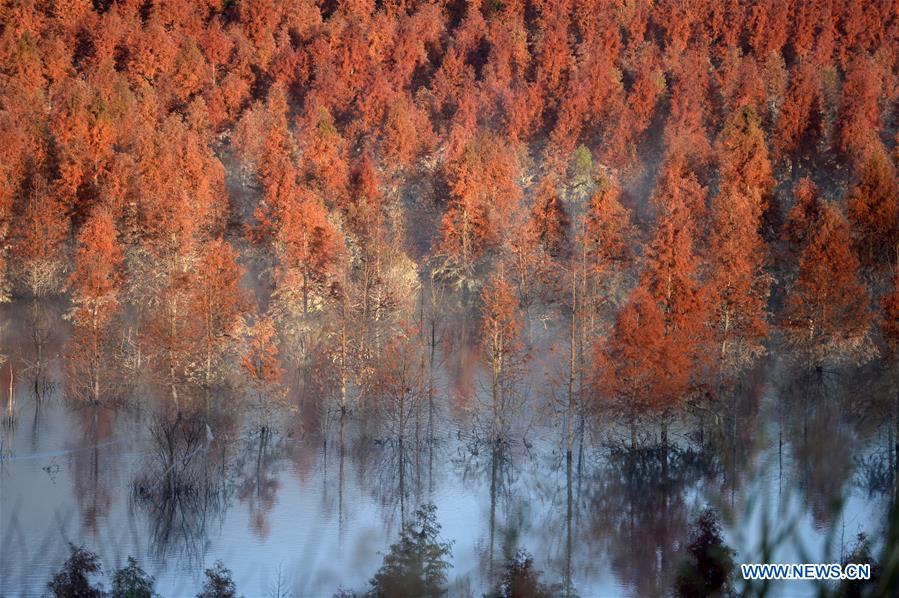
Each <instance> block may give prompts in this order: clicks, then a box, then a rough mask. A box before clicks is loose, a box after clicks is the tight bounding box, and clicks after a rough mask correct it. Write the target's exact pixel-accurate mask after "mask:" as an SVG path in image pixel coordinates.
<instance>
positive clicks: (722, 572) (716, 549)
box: [674, 508, 734, 598]
mask: <svg viewBox="0 0 899 598" xmlns="http://www.w3.org/2000/svg"><path fill="white" fill-rule="evenodd" d="M687 552H688V553H689V557H688V558H687V560H686V561H685V562H684V563H683V564H682V565H681V567H680V570H679V571H678V574H677V579H676V580H675V586H674V589H675V594H676V595H677V596H682V597H685V598H686V597H693V596H695V597H699V596H726V595H727V594H728V590H729V588H730V576H731V572H732V571H733V569H734V560H733V557H734V551H733V550H732V549H731V548H730V547H729V546H727V545H726V544H725V543H724V540H723V539H722V537H721V524H720V523H719V522H718V516H717V515H716V514H715V511H714V510H713V509H712V508H707V509H705V510H704V511H703V512H702V513H701V514H700V515H699V518H698V519H697V520H696V523H694V525H693V533H692V539H691V540H690V545H689V546H688V547H687Z"/></svg>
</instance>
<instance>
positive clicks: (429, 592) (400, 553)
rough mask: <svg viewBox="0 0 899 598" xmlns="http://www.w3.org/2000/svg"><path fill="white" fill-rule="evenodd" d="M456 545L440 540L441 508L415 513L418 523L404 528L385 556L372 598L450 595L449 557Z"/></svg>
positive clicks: (423, 508) (425, 507) (374, 579)
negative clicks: (373, 597)
mask: <svg viewBox="0 0 899 598" xmlns="http://www.w3.org/2000/svg"><path fill="white" fill-rule="evenodd" d="M451 555H452V543H451V542H444V541H442V540H441V539H440V524H439V523H438V522H437V507H435V506H434V505H433V504H427V505H423V506H422V507H420V508H419V509H418V510H416V511H415V520H414V521H413V522H409V523H407V524H406V525H405V526H403V530H402V531H401V532H400V539H399V541H398V542H396V543H395V544H393V545H392V546H391V547H390V552H388V553H387V554H386V555H384V564H383V565H381V568H380V569H379V570H378V572H377V573H375V576H374V577H373V578H372V579H371V582H370V583H371V586H372V587H371V590H370V591H369V593H368V595H369V596H376V597H378V598H381V597H383V598H393V597H401V596H419V597H421V598H428V597H434V596H443V595H444V594H445V593H446V589H445V587H444V586H445V585H446V572H447V569H449V568H450V564H449V563H448V562H447V558H448V557H450V556H451Z"/></svg>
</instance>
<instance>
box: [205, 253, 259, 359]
mask: <svg viewBox="0 0 899 598" xmlns="http://www.w3.org/2000/svg"><path fill="white" fill-rule="evenodd" d="M196 271H197V276H196V280H195V281H194V285H193V289H192V290H193V293H192V295H193V297H192V310H193V312H194V313H195V314H196V316H197V317H198V318H199V319H200V320H201V321H202V322H203V328H204V337H205V339H204V340H205V343H206V344H207V345H210V346H214V345H217V344H220V343H222V342H223V340H224V339H225V338H226V337H229V336H233V335H234V333H235V332H236V329H237V328H238V326H239V325H240V324H241V316H242V315H243V314H244V313H246V312H247V311H248V310H249V308H250V303H249V300H248V299H247V297H246V296H245V291H244V289H243V288H241V286H240V281H241V278H242V277H243V275H244V270H243V268H241V267H240V265H239V264H238V263H237V252H236V251H235V250H234V248H233V247H232V246H231V244H230V243H228V242H227V241H225V240H224V239H213V240H212V241H209V242H208V243H206V244H205V245H204V246H203V248H202V250H201V251H200V255H199V258H198V260H197V265H196Z"/></svg>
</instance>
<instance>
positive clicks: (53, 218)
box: [12, 180, 69, 297]
mask: <svg viewBox="0 0 899 598" xmlns="http://www.w3.org/2000/svg"><path fill="white" fill-rule="evenodd" d="M24 202H25V205H24V206H22V208H21V211H20V212H19V213H18V214H17V215H16V217H15V218H14V220H13V233H12V235H13V255H14V256H15V260H16V262H15V268H16V274H17V278H18V280H19V282H20V283H21V284H22V285H23V286H24V287H25V289H26V290H27V291H28V292H29V293H31V295H32V296H35V297H41V296H44V295H47V294H50V293H54V292H56V291H57V290H58V289H59V284H60V282H62V281H61V276H62V273H63V270H64V269H65V266H66V263H65V260H64V257H65V256H64V255H63V251H62V250H63V247H64V244H65V241H66V238H67V236H68V233H69V220H68V218H67V217H66V214H65V210H64V208H63V206H62V205H61V203H60V202H59V200H58V199H57V198H56V196H55V195H54V194H52V193H51V191H50V190H49V189H48V188H47V185H46V184H45V183H44V182H43V181H42V180H38V181H36V182H35V184H34V186H33V188H32V189H31V190H30V192H29V193H28V194H27V197H25V198H24Z"/></svg>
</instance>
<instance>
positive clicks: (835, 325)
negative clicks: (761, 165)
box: [783, 204, 871, 366]
mask: <svg viewBox="0 0 899 598" xmlns="http://www.w3.org/2000/svg"><path fill="white" fill-rule="evenodd" d="M858 267H859V263H858V259H857V258H856V257H855V254H854V253H853V252H852V239H851V237H850V234H849V225H848V224H847V223H846V220H845V219H844V218H843V216H842V215H841V214H840V213H839V211H838V210H837V208H835V207H833V206H831V205H826V204H825V205H824V206H823V207H822V210H821V216H820V218H819V220H818V226H817V230H816V231H815V233H814V236H813V237H812V238H811V239H810V240H809V242H808V244H807V245H806V247H805V249H804V250H803V251H802V254H801V256H800V258H799V273H798V276H797V278H796V281H795V283H794V284H793V288H792V289H791V292H790V294H789V295H788V298H787V304H786V307H785V311H784V316H783V326H784V330H785V332H786V334H787V340H788V342H789V344H790V345H791V346H792V347H793V348H794V349H795V350H797V351H798V352H799V354H800V357H801V358H802V359H804V360H805V362H806V363H807V364H809V365H812V366H820V365H821V364H822V363H825V362H839V361H842V360H856V361H858V360H864V359H866V358H867V357H869V356H870V350H871V347H870V343H869V339H868V332H869V331H868V326H869V323H870V321H871V315H870V313H869V311H868V304H869V299H868V293H867V290H866V289H865V286H864V284H863V283H862V282H861V281H860V280H859V276H858Z"/></svg>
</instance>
